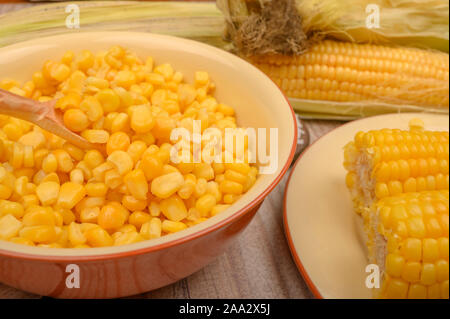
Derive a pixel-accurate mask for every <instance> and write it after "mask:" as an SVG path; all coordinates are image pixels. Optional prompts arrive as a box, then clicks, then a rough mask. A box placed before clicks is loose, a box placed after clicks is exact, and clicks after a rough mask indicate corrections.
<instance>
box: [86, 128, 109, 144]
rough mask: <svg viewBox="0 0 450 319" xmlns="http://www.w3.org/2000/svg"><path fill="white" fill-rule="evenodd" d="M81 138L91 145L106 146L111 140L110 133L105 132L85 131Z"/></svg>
mask: <svg viewBox="0 0 450 319" xmlns="http://www.w3.org/2000/svg"><path fill="white" fill-rule="evenodd" d="M81 136H82V137H84V138H85V139H87V140H88V141H89V142H91V143H99V144H104V143H106V142H108V139H109V133H108V132H107V131H105V130H84V131H83V132H82V133H81Z"/></svg>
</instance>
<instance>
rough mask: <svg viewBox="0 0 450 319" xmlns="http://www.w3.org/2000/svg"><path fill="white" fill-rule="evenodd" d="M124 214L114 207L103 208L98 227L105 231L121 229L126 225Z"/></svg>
mask: <svg viewBox="0 0 450 319" xmlns="http://www.w3.org/2000/svg"><path fill="white" fill-rule="evenodd" d="M124 217H125V216H124V214H123V212H121V211H120V210H119V209H118V208H117V207H114V206H112V205H106V206H103V207H102V209H101V211H100V214H99V215H98V225H99V226H100V227H102V228H103V229H107V230H114V229H119V228H120V227H122V226H123V225H124V224H125V218H124Z"/></svg>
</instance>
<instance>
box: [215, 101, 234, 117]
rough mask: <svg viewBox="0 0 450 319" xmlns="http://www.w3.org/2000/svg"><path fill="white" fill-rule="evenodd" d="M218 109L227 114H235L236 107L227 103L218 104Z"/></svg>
mask: <svg viewBox="0 0 450 319" xmlns="http://www.w3.org/2000/svg"><path fill="white" fill-rule="evenodd" d="M217 111H218V112H220V113H222V114H223V115H225V116H233V115H234V109H233V108H232V107H231V106H228V105H225V104H219V105H218V106H217Z"/></svg>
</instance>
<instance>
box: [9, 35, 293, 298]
mask: <svg viewBox="0 0 450 319" xmlns="http://www.w3.org/2000/svg"><path fill="white" fill-rule="evenodd" d="M113 45H121V46H123V47H125V48H128V49H130V50H133V51H134V52H136V53H137V54H138V55H139V56H142V57H146V56H152V57H153V58H154V59H155V61H156V63H166V62H168V63H171V64H172V66H173V67H174V68H175V69H176V70H179V71H181V72H183V74H184V75H185V77H186V80H187V81H188V82H191V83H192V79H193V74H194V72H195V71H198V70H204V71H207V72H209V73H210V75H211V77H212V79H213V81H214V82H215V83H216V85H217V91H216V97H217V99H218V100H219V101H221V102H223V103H226V104H229V105H232V106H233V107H234V108H235V109H236V114H237V119H238V124H239V125H240V126H247V127H255V128H278V149H277V151H278V160H277V163H276V164H277V169H276V172H275V173H273V174H270V175H262V176H260V177H259V178H258V180H257V182H256V184H255V185H254V187H253V188H252V189H250V190H249V191H248V193H246V194H245V195H244V196H243V197H242V198H241V199H240V200H239V201H238V202H236V203H235V204H234V205H232V207H230V208H229V209H228V210H226V211H225V212H223V213H221V214H219V215H216V216H215V217H213V218H210V219H209V220H208V221H206V222H204V223H201V224H199V225H196V226H194V227H191V228H189V229H187V230H184V231H181V232H179V233H176V234H172V235H169V236H165V237H162V238H160V239H155V240H151V241H145V242H141V243H137V244H132V245H128V246H121V247H109V248H92V249H80V250H73V249H46V248H36V247H28V246H22V245H16V244H13V243H9V242H5V241H0V282H2V283H5V284H6V285H10V286H13V287H16V288H18V289H22V290H25V291H28V292H32V293H36V294H39V295H46V296H53V297H58V298H114V297H122V296H130V295H134V294H139V293H143V292H147V291H150V290H153V289H156V288H159V287H162V286H165V285H168V284H171V283H173V282H175V281H178V280H180V279H182V278H184V277H186V276H189V275H190V274H192V273H194V272H196V271H198V270H199V269H201V268H202V267H204V266H205V265H206V264H208V263H209V262H211V261H212V260H213V259H214V258H216V257H217V256H218V255H220V254H221V253H222V252H223V251H224V250H225V248H226V247H227V246H228V245H229V244H230V242H231V241H232V240H233V239H234V238H235V237H236V235H238V234H239V233H240V232H241V231H242V230H243V229H244V228H245V227H246V226H247V225H248V223H249V222H250V220H251V219H252V217H253V216H254V214H255V213H256V211H257V209H258V208H259V206H260V205H261V203H262V201H263V200H264V198H265V197H266V196H267V195H268V194H269V193H270V191H272V190H273V188H274V187H275V186H276V185H277V184H278V182H279V181H280V179H281V178H282V177H283V175H284V174H285V173H286V171H287V169H288V167H289V165H290V163H291V160H292V158H293V155H294V151H295V147H296V138H297V133H296V132H297V130H296V121H295V116H294V113H293V110H292V108H291V107H290V105H289V104H288V102H287V100H286V98H285V97H284V95H283V94H282V93H281V91H280V90H279V89H278V88H277V86H276V85H275V84H274V83H273V82H271V81H270V80H269V79H268V78H267V77H266V76H265V75H264V74H263V73H262V72H260V71H259V70H258V69H256V68H255V67H253V66H252V65H250V64H248V63H247V62H245V61H243V60H242V59H240V58H238V57H236V56H234V55H232V54H229V53H227V52H225V51H222V50H219V49H217V48H214V47H210V46H207V45H204V44H202V43H197V42H194V41H189V40H185V39H179V38H174V37H168V36H161V35H153V34H148V33H129V32H89V33H70V34H66V35H59V36H53V37H46V38H40V39H36V40H32V41H27V42H22V43H19V44H15V45H11V46H8V47H4V48H1V49H0V79H3V78H13V79H16V80H19V81H25V80H27V79H30V78H31V75H32V73H33V72H34V71H36V70H39V69H40V68H41V67H42V65H43V63H44V61H46V60H48V59H58V58H60V57H61V56H62V54H63V53H64V52H65V51H67V50H73V51H75V52H78V51H80V50H82V49H88V50H90V51H92V52H98V51H101V50H106V49H108V48H109V47H111V46H113ZM70 264H76V265H77V266H78V267H79V269H80V279H81V285H80V288H78V289H77V288H75V289H69V288H68V287H67V285H66V279H67V276H68V274H70V272H69V273H67V272H66V268H67V266H68V265H70Z"/></svg>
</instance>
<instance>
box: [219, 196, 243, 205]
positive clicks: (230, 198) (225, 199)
mask: <svg viewBox="0 0 450 319" xmlns="http://www.w3.org/2000/svg"><path fill="white" fill-rule="evenodd" d="M238 198H239V196H237V195H234V194H226V195H225V196H223V202H224V203H225V204H227V205H231V204H234V203H235V202H236V201H237V200H238Z"/></svg>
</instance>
